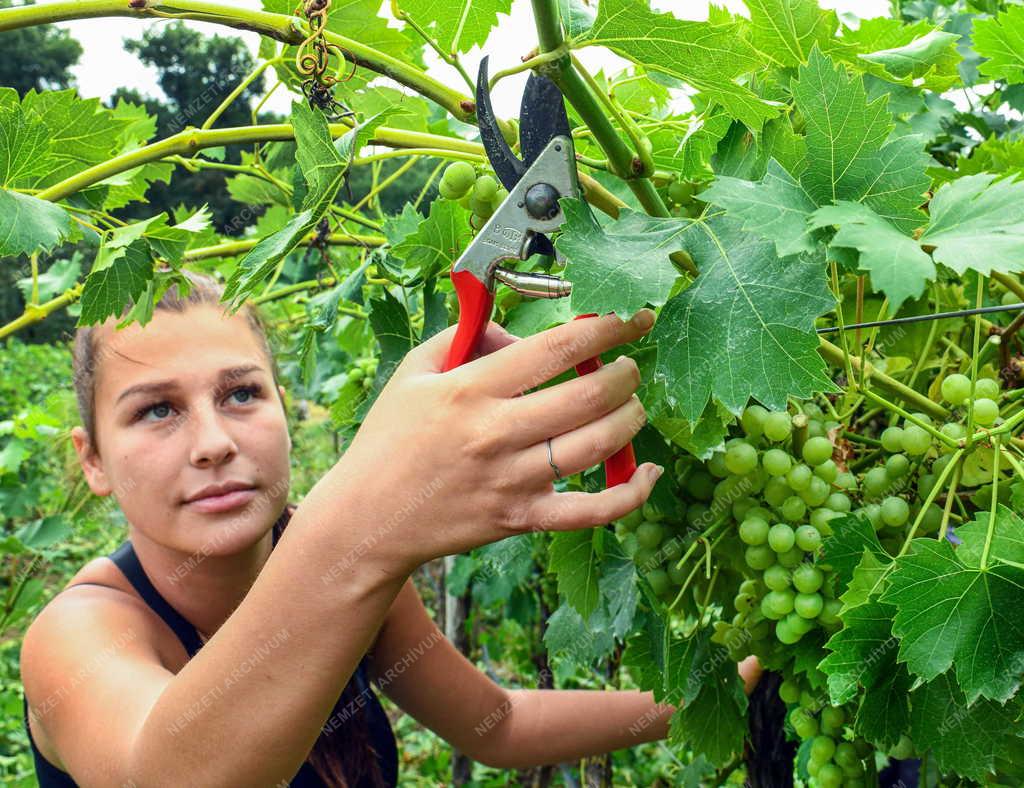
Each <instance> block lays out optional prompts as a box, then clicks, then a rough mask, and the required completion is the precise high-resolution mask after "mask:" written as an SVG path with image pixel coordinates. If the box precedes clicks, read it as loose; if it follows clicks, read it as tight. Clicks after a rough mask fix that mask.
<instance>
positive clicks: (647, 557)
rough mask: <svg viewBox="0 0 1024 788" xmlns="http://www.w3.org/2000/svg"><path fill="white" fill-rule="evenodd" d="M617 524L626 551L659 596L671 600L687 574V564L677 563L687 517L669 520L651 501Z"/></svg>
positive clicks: (680, 554) (680, 552)
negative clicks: (680, 565)
mask: <svg viewBox="0 0 1024 788" xmlns="http://www.w3.org/2000/svg"><path fill="white" fill-rule="evenodd" d="M684 511H685V510H684ZM617 525H618V528H617V532H618V534H619V537H620V539H621V540H622V546H623V550H624V551H625V553H626V554H627V555H629V556H630V557H632V559H633V561H634V563H635V564H636V565H637V567H639V568H640V570H641V571H642V572H643V574H644V577H646V579H647V582H648V583H650V584H651V589H652V590H653V591H654V593H655V594H656V595H657V596H658V598H659V599H661V600H662V601H663V602H666V603H669V602H671V601H672V600H673V599H674V598H675V595H676V591H677V590H678V589H679V588H680V587H681V586H682V585H683V583H684V582H685V581H686V577H687V574H688V569H687V567H686V566H683V567H679V566H677V565H676V564H677V562H678V561H679V559H680V557H681V556H682V553H683V549H682V545H683V540H684V538H685V536H686V530H687V523H686V520H685V518H684V519H682V520H679V521H676V522H670V521H668V519H667V518H666V517H665V515H664V514H663V513H662V512H660V511H658V509H657V508H656V507H655V506H654V505H653V504H652V503H651V502H649V501H648V502H647V503H645V504H644V505H643V507H642V508H640V509H637V510H635V511H633V512H630V513H629V514H628V515H626V516H625V517H623V518H622V519H620V520H618V521H617Z"/></svg>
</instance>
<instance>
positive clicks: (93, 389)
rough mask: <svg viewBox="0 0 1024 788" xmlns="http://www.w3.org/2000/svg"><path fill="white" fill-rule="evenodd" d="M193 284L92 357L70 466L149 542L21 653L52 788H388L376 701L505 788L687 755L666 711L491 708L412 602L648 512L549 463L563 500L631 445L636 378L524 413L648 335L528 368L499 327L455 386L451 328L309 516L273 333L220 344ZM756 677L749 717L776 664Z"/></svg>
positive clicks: (104, 329)
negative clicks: (443, 575)
mask: <svg viewBox="0 0 1024 788" xmlns="http://www.w3.org/2000/svg"><path fill="white" fill-rule="evenodd" d="M189 277H190V280H191V281H192V283H193V286H192V289H191V292H190V293H189V294H188V296H187V297H186V298H184V299H182V298H180V297H179V294H177V293H175V291H174V290H172V291H169V292H168V293H167V294H166V295H165V296H164V297H163V299H162V300H161V301H160V303H159V304H158V305H157V308H156V310H155V313H154V316H153V319H152V321H151V322H149V323H148V324H147V325H145V326H144V327H140V326H139V325H138V324H137V323H136V324H132V325H130V326H128V327H127V328H125V329H123V330H120V331H118V330H115V328H114V326H115V321H114V320H113V319H111V320H108V321H107V323H105V324H103V325H102V326H97V327H88V328H83V329H80V330H79V331H78V334H77V336H76V338H75V353H74V384H75V388H76V393H77V396H78V405H79V411H80V416H81V419H82V425H81V426H78V427H75V428H74V430H73V432H72V439H73V442H74V446H75V449H76V451H77V454H78V459H79V462H80V464H81V467H82V469H83V472H84V473H85V476H86V479H87V480H88V483H89V486H90V488H91V489H92V491H93V492H94V493H95V494H96V495H99V496H107V495H113V496H114V498H115V500H116V502H117V504H118V505H119V506H120V507H121V509H122V510H123V512H124V514H125V517H126V519H127V521H128V524H129V531H128V537H129V539H128V541H126V542H125V543H124V544H123V545H122V546H121V547H120V548H119V549H118V550H117V551H115V552H114V553H113V554H111V555H110V556H108V557H100V558H96V559H95V560H93V561H91V562H89V563H88V564H86V565H85V566H84V567H83V568H82V569H81V570H80V571H79V572H78V573H77V574H76V575H75V576H74V577H73V578H72V579H71V581H70V582H69V583H68V585H67V586H66V587H65V588H64V589H63V591H62V592H61V593H59V594H57V595H56V596H55V597H54V598H53V599H52V600H51V601H50V602H49V604H48V605H47V606H46V607H45V608H44V610H43V611H42V612H41V613H40V614H39V616H38V617H37V618H36V620H35V621H34V622H33V623H32V625H31V627H30V628H29V630H28V632H27V633H26V635H25V639H24V645H23V647H22V652H21V671H22V679H23V681H24V686H25V694H26V725H27V726H28V728H29V733H30V737H31V741H32V746H33V752H34V754H35V758H36V769H37V773H38V775H39V778H40V783H41V785H43V786H44V787H45V786H55V785H60V786H65V785H68V786H70V785H76V784H78V785H84V786H140V787H141V788H151V787H155V786H163V785H173V786H178V785H182V784H188V785H197V786H275V785H276V786H283V785H288V784H291V785H293V786H314V785H315V786H325V785H330V786H363V785H366V786H371V785H373V786H381V785H394V784H395V781H396V775H397V748H396V742H395V740H394V737H393V735H392V731H391V728H390V726H389V724H388V720H387V717H386V716H385V715H384V713H383V710H382V708H381V707H380V704H379V701H378V700H377V697H376V695H375V694H374V691H373V689H372V688H371V687H370V686H369V682H374V683H376V684H377V687H378V689H381V690H383V691H384V692H385V693H386V694H387V696H388V697H389V698H391V699H392V700H393V701H394V702H395V703H396V704H397V705H398V706H400V707H401V708H402V709H403V710H405V711H406V712H408V713H409V714H411V715H412V716H413V717H415V718H416V719H417V720H419V721H420V722H422V723H423V724H424V725H426V726H427V727H429V728H431V729H432V730H434V731H435V732H437V733H438V735H440V736H442V737H443V738H444V739H445V740H447V741H448V742H450V743H451V744H452V745H453V746H454V747H456V748H458V749H459V750H461V751H462V752H464V753H466V754H467V755H469V756H470V757H471V758H474V759H475V760H479V761H481V762H482V763H486V764H490V765H492V766H495V767H498V768H508V769H512V768H520V767H527V766H531V765H535V764H544V763H556V762H559V761H566V760H574V759H577V758H579V757H581V756H585V755H592V754H597V753H603V752H607V751H611V750H615V749H619V748H622V747H628V746H631V745H635V744H638V743H640V742H645V741H652V740H655V739H659V738H663V737H665V736H666V735H667V723H668V718H669V717H670V716H671V712H672V708H671V707H670V706H662V705H656V704H655V703H654V702H653V698H652V696H651V694H650V693H641V692H635V691H633V692H591V691H580V690H575V691H572V690H570V691H555V690H548V691H543V690H507V689H504V688H502V687H500V686H498V685H496V684H495V683H494V682H492V681H491V680H490V679H489V678H487V677H486V676H485V675H484V674H483V673H481V672H480V671H478V670H477V669H476V668H475V667H474V666H473V665H472V664H471V663H470V662H469V661H468V660H466V659H465V658H464V657H463V656H462V655H461V654H459V653H458V652H457V651H456V650H455V649H454V648H453V647H452V645H451V644H450V643H448V642H447V641H446V640H445V639H444V637H443V636H442V635H441V633H440V632H439V631H438V629H437V627H436V626H435V625H434V623H433V621H432V620H431V618H430V616H429V614H428V613H427V611H426V610H425V608H424V606H423V604H422V602H421V600H420V597H419V595H418V594H417V592H416V589H415V587H414V586H413V584H412V582H411V580H410V579H409V578H410V575H411V574H412V572H413V571H414V570H415V569H416V568H417V567H418V566H420V565H421V564H423V563H424V562H426V561H429V560H431V559H433V558H436V557H439V556H444V555H451V554H455V553H460V552H465V551H468V550H470V549H472V548H474V547H477V546H480V545H484V544H488V543H490V542H494V541H497V540H499V539H502V538H505V537H508V536H511V535H514V534H519V533H523V532H524V531H527V530H529V529H545V530H568V529H577V528H586V527H591V526H594V525H597V524H601V523H607V522H609V521H611V520H613V519H615V518H618V517H621V516H622V515H624V514H626V513H628V512H630V511H632V510H633V509H635V508H637V507H638V506H640V505H641V504H642V503H643V502H644V501H645V500H646V499H647V497H648V495H649V494H650V491H651V488H652V486H653V484H654V482H655V479H656V475H655V470H656V467H655V466H653V465H652V464H650V463H644V464H643V465H641V466H640V467H639V468H638V470H637V472H636V473H635V474H634V476H633V478H632V479H631V480H630V481H629V482H628V483H626V484H622V485H619V486H617V487H614V488H612V489H609V490H605V491H602V492H598V493H592V494H587V493H579V492H565V493H557V492H555V490H554V488H553V487H552V470H551V466H550V465H549V464H548V455H547V451H548V449H547V443H546V439H547V438H548V437H549V436H557V437H556V438H555V440H554V441H553V456H554V459H555V461H556V462H557V464H558V466H559V468H560V469H561V472H562V474H563V475H569V474H572V473H576V472H578V471H580V470H582V469H585V468H588V467H590V466H592V465H594V464H596V463H598V462H600V461H601V460H602V459H603V458H604V457H606V456H608V455H609V454H610V453H611V452H612V451H614V450H615V449H617V448H619V447H621V446H623V445H625V443H626V442H627V441H629V440H630V439H631V438H632V437H633V435H634V434H635V433H636V432H637V431H638V430H639V428H640V426H641V425H642V424H643V422H644V413H643V407H642V406H641V404H640V402H639V400H638V399H637V397H636V396H635V395H634V393H633V392H634V391H635V390H636V388H637V386H638V383H639V374H638V370H637V367H636V364H635V363H634V362H632V361H631V360H620V361H619V362H618V363H613V364H608V365H606V366H604V367H603V368H602V369H600V370H599V371H597V372H595V373H593V374H591V375H588V376H585V377H582V378H577V379H574V380H570V381H568V382H564V383H561V384H559V385H557V386H552V387H549V388H546V389H542V390H540V391H535V392H532V393H529V394H524V395H523V396H518V395H520V394H522V393H523V392H526V391H528V390H530V389H532V388H534V387H536V386H538V385H539V384H541V383H543V382H545V381H546V380H550V379H551V378H553V377H555V376H556V375H558V374H559V373H561V372H563V371H564V370H567V369H569V368H571V367H572V366H573V365H574V364H575V363H577V362H579V361H581V360H582V359H585V358H589V357H591V356H594V355H597V354H598V353H601V352H604V351H608V350H610V349H612V348H614V347H616V346H618V345H620V344H622V343H625V342H630V341H633V340H636V339H637V338H639V337H640V336H641V335H643V334H644V333H645V332H646V331H647V330H649V328H650V326H649V325H648V324H647V322H645V318H647V319H649V320H653V314H651V313H650V312H649V310H645V311H644V312H642V313H641V314H640V315H639V316H638V317H636V318H634V319H633V320H632V321H630V322H623V321H621V320H619V319H618V318H616V317H615V316H613V315H610V316H606V317H602V318H593V319H590V320H577V321H571V322H569V323H567V324H565V325H562V326H558V327H556V328H552V329H550V330H548V331H545V332H542V333H540V334H538V335H536V336H533V337H530V338H527V339H521V340H517V339H516V338H515V337H513V336H511V335H509V334H508V333H506V332H505V331H504V330H503V329H501V328H500V327H499V326H497V325H496V324H494V323H492V324H491V325H490V326H489V329H488V332H487V334H486V338H485V341H484V343H483V347H482V350H481V353H480V354H479V356H478V357H477V358H475V359H474V360H473V361H471V362H470V363H468V364H465V365H463V366H461V367H459V368H457V369H454V370H451V371H449V372H446V373H441V372H440V370H441V367H442V364H443V361H444V357H445V353H446V351H447V349H448V346H449V345H450V344H451V341H452V339H453V336H454V327H451V328H449V329H447V330H445V331H442V332H440V333H439V334H437V335H435V336H434V337H432V338H431V339H429V340H427V341H426V342H424V343H423V344H421V345H419V346H418V347H416V348H415V349H413V350H412V351H411V352H409V353H408V354H407V355H406V357H405V358H404V360H403V361H402V363H401V364H400V365H399V366H398V367H397V369H396V370H395V372H394V375H393V376H392V377H391V379H390V380H389V382H388V384H387V386H386V387H385V388H384V390H383V391H382V392H381V394H380V396H379V398H378V400H377V401H376V402H375V403H374V406H373V408H372V409H371V410H370V412H369V413H368V415H367V417H366V419H365V421H364V423H363V425H362V427H361V428H360V430H359V431H358V433H357V434H356V436H355V438H354V440H353V441H352V442H351V444H350V445H349V446H348V448H347V449H346V451H345V453H344V455H343V456H342V457H341V458H340V459H339V460H338V461H337V463H336V464H335V465H334V466H333V467H332V468H331V470H330V471H328V473H327V474H325V475H324V476H323V477H322V478H321V479H320V480H319V481H318V482H317V484H316V485H315V486H314V487H313V488H312V490H311V491H310V492H309V494H308V495H306V497H305V498H304V499H303V500H302V501H301V503H299V504H298V505H297V506H294V505H288V504H287V496H288V489H289V462H290V456H289V454H290V450H291V439H290V437H289V434H288V429H287V422H286V417H285V410H284V405H283V399H282V397H283V394H284V389H283V388H282V387H281V385H280V384H279V383H278V374H277V370H276V367H275V363H274V359H273V357H272V355H271V352H270V349H269V347H268V343H267V340H266V338H265V335H264V332H263V329H262V326H261V323H260V319H259V316H258V314H257V313H256V312H255V311H253V310H252V309H251V308H249V307H246V308H245V309H243V310H242V311H240V312H238V313H237V314H235V315H233V316H230V317H227V316H226V315H225V314H224V312H223V311H222V307H221V305H220V304H219V300H220V297H221V293H222V289H221V288H220V287H219V286H218V285H217V284H216V283H215V282H214V281H213V280H212V279H209V278H208V277H204V276H201V275H196V274H190V275H189ZM740 670H741V673H742V674H743V676H744V679H745V681H746V684H747V687H748V691H749V689H750V687H751V686H752V684H753V682H754V681H756V675H757V666H756V663H750V664H748V663H744V664H743V665H741V667H740ZM640 720H643V721H644V723H645V724H643V725H636V724H635V723H637V722H638V721H640ZM631 728H632V729H633V731H634V732H631V730H630V729H631Z"/></svg>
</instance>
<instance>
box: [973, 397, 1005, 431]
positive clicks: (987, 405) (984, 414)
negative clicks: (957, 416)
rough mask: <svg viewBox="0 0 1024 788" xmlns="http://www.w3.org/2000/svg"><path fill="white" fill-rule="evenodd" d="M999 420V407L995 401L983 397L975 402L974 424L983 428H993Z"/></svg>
mask: <svg viewBox="0 0 1024 788" xmlns="http://www.w3.org/2000/svg"><path fill="white" fill-rule="evenodd" d="M998 418H999V405H997V404H996V402H995V400H992V399H989V398H988V397H981V398H980V399H976V400H974V422H975V424H980V425H981V426H982V427H991V426H992V425H993V424H995V421H996V419H998Z"/></svg>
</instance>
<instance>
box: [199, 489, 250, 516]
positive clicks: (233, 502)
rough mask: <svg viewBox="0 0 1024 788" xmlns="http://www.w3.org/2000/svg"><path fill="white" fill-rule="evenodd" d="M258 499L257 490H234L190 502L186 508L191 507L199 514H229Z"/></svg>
mask: <svg viewBox="0 0 1024 788" xmlns="http://www.w3.org/2000/svg"><path fill="white" fill-rule="evenodd" d="M255 497H256V488H255V487H250V488H249V489H247V490H232V491H231V492H228V493H224V494H223V495H210V496H208V497H206V498H199V499H197V500H195V501H189V502H188V503H187V504H186V506H191V507H192V508H193V509H195V510H196V511H197V512H208V513H217V512H227V511H230V510H231V509H237V508H238V507H239V506H244V505H245V504H247V503H249V501H251V500H252V499H253V498H255Z"/></svg>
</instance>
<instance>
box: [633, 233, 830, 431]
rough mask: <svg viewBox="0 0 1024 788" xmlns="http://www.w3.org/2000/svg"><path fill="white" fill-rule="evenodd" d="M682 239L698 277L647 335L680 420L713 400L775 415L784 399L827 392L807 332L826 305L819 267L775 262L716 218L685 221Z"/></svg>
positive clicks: (769, 250)
mask: <svg viewBox="0 0 1024 788" xmlns="http://www.w3.org/2000/svg"><path fill="white" fill-rule="evenodd" d="M682 238H683V245H684V249H685V250H686V251H687V252H688V253H689V255H690V257H691V258H692V259H693V261H694V262H695V263H696V264H697V268H698V269H699V270H700V275H699V276H698V277H697V278H696V279H695V280H694V282H693V284H692V285H690V286H689V287H688V288H687V289H685V290H683V291H682V292H681V293H679V294H678V295H676V296H674V297H673V298H671V299H670V300H669V301H668V303H666V304H665V306H664V307H663V308H662V310H661V314H660V315H659V317H658V321H657V323H655V326H654V328H653V329H652V331H651V337H652V339H653V340H654V341H656V342H657V343H658V362H657V374H658V376H660V377H663V378H664V379H665V380H666V381H667V384H668V388H667V396H668V398H669V401H670V402H672V404H673V405H674V406H675V407H678V408H679V412H680V413H681V414H682V415H683V417H684V418H686V419H688V420H690V421H696V420H697V419H698V418H700V416H701V414H702V413H703V412H704V408H705V406H706V405H707V403H708V402H709V401H710V399H711V398H712V397H714V398H715V399H716V400H717V401H719V402H721V404H722V405H723V406H725V408H726V409H728V411H729V412H730V413H732V414H734V415H737V414H739V412H740V411H741V410H742V409H743V407H744V406H745V405H746V404H747V402H748V400H749V399H750V398H751V397H753V398H755V399H756V400H757V401H758V402H760V403H762V404H763V405H764V406H765V407H768V408H775V409H781V408H784V407H785V406H786V399H787V397H790V396H794V397H808V396H810V395H811V394H812V393H814V392H816V391H834V390H835V384H833V383H832V381H831V380H829V378H828V376H827V374H826V367H825V363H824V361H823V360H822V359H821V357H820V356H819V355H818V352H817V348H818V339H817V337H816V336H815V334H814V332H813V327H814V319H815V318H816V317H817V316H818V315H820V314H822V313H823V312H825V311H827V310H828V309H831V308H832V307H833V305H834V303H835V302H834V300H833V299H832V296H831V295H830V293H829V291H828V288H827V287H826V285H825V277H824V273H823V272H822V267H821V265H820V263H818V262H815V261H813V260H811V259H810V258H807V257H803V256H792V257H785V258H779V257H777V256H776V254H775V249H774V246H773V245H772V244H771V243H770V242H768V241H765V240H762V239H760V238H757V237H756V236H754V235H751V234H749V233H745V232H743V230H742V229H741V228H740V226H739V223H738V222H737V221H736V220H733V219H728V218H723V217H712V218H710V219H708V220H706V221H701V222H694V223H693V224H691V225H690V227H689V228H687V230H686V232H685V233H684V234H683V236H682Z"/></svg>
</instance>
